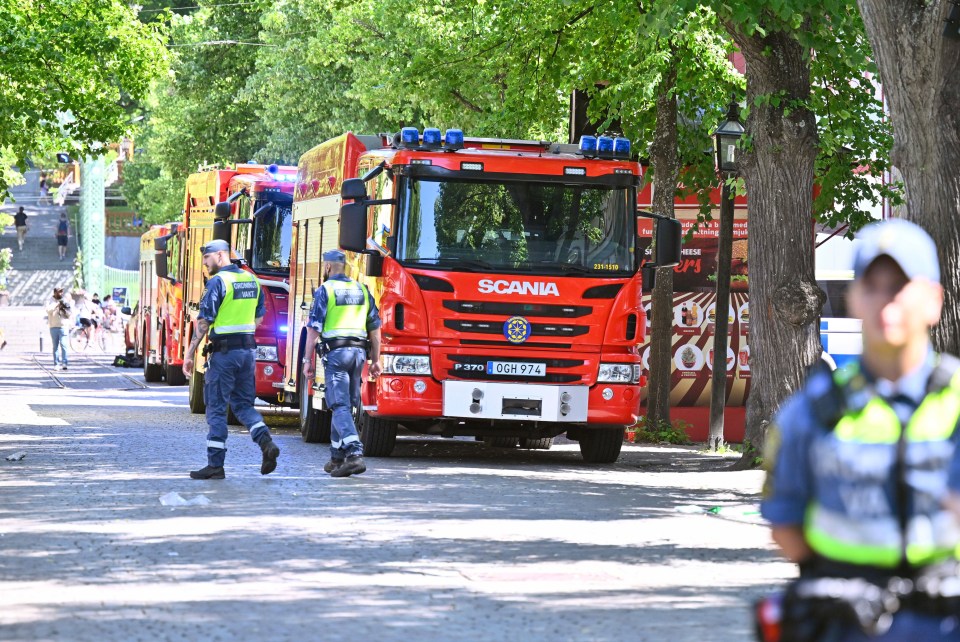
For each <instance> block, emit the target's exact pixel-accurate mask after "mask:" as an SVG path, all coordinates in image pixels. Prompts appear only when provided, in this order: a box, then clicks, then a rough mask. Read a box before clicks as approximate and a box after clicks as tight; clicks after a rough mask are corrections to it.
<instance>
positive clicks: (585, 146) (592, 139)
mask: <svg viewBox="0 0 960 642" xmlns="http://www.w3.org/2000/svg"><path fill="white" fill-rule="evenodd" d="M580 153H581V154H583V155H584V156H593V155H594V154H596V153H597V137H596V136H581V137H580Z"/></svg>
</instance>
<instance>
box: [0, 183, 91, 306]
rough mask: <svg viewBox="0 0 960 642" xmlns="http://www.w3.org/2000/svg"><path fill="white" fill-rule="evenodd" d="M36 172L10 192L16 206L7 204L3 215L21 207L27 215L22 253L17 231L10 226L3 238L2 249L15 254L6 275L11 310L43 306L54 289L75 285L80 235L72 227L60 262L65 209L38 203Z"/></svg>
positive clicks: (0, 242) (1, 209) (38, 193)
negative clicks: (60, 227)
mask: <svg viewBox="0 0 960 642" xmlns="http://www.w3.org/2000/svg"><path fill="white" fill-rule="evenodd" d="M35 173H36V172H27V176H26V178H27V183H26V184H25V185H20V186H17V187H15V188H14V189H12V190H11V193H12V195H13V198H15V199H16V202H13V203H11V202H7V203H4V204H3V206H2V207H0V211H3V212H4V213H5V214H10V215H11V216H12V215H13V214H14V213H16V211H17V209H18V207H19V206H20V205H23V206H24V210H25V211H26V213H27V226H28V227H29V231H28V232H27V237H26V240H25V241H24V245H23V251H22V252H21V251H20V250H19V249H18V248H17V231H16V228H15V227H14V226H13V225H11V226H9V227H7V228H6V229H4V230H3V234H2V235H0V248H4V247H9V248H11V249H12V250H13V267H12V269H11V270H10V272H8V273H7V291H8V293H9V295H10V305H11V306H35V305H44V304H45V303H46V302H47V301H48V300H49V298H50V295H51V293H52V292H53V288H54V287H63V288H69V287H70V286H71V285H72V283H73V261H74V259H75V258H76V255H77V235H76V230H74V229H73V227H72V223H71V230H70V232H71V235H72V236H71V238H70V241H69V244H68V245H67V257H66V258H65V259H64V260H63V261H60V260H59V253H58V252H57V239H56V230H57V221H58V220H59V219H60V213H61V212H65V211H66V209H65V208H63V207H60V206H56V205H40V204H38V203H37V201H38V199H39V196H40V192H39V187H38V180H37V177H36V176H35V175H33V176H32V175H31V174H35Z"/></svg>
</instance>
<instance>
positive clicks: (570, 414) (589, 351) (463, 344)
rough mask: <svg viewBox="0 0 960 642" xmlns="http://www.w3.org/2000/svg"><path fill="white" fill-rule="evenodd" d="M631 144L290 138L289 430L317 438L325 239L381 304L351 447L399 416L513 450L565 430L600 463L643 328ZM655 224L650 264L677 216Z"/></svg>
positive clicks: (636, 391)
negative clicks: (313, 310) (312, 314)
mask: <svg viewBox="0 0 960 642" xmlns="http://www.w3.org/2000/svg"><path fill="white" fill-rule="evenodd" d="M629 156H630V144H629V141H627V140H626V139H622V138H618V139H614V138H611V137H600V138H599V140H598V139H597V138H594V137H585V138H584V139H583V140H582V141H581V144H580V146H579V147H578V146H577V145H564V144H558V143H545V142H536V141H512V140H499V139H498V140H490V139H464V138H463V134H462V133H461V132H460V131H459V130H448V131H447V132H446V133H445V135H441V132H440V130H438V129H426V130H424V132H423V135H422V137H421V135H420V133H419V132H418V131H417V129H415V128H405V129H403V130H401V132H400V133H399V134H397V135H395V136H384V135H381V136H355V135H354V134H350V133H348V134H344V135H342V136H339V137H337V138H334V139H332V140H329V141H327V142H325V143H322V144H321V145H319V146H317V147H315V148H314V149H312V150H310V151H309V152H307V153H306V154H304V156H303V157H302V158H301V159H300V164H299V171H298V175H297V187H296V192H295V195H294V205H293V217H294V234H293V238H294V256H293V259H292V261H291V264H292V265H291V275H290V290H291V291H290V320H291V323H290V335H289V336H290V338H289V340H288V356H287V369H286V390H287V392H288V393H291V394H295V395H296V398H297V400H298V402H299V404H300V410H301V412H300V417H301V432H302V434H303V436H304V439H306V440H307V441H321V440H328V439H329V425H330V412H329V411H328V410H327V409H326V406H325V404H324V402H323V394H322V390H323V368H322V364H320V363H318V364H317V378H316V380H314V381H305V380H304V378H303V376H302V372H303V355H304V352H305V351H304V346H305V331H304V325H305V323H306V319H307V315H308V314H309V310H310V307H311V306H312V303H313V297H314V293H315V291H316V289H317V287H319V285H320V280H321V273H322V272H321V269H322V266H321V255H322V253H323V252H324V251H326V250H328V249H331V248H336V247H338V246H339V247H340V248H342V249H343V250H345V251H347V255H348V259H347V261H348V274H350V275H351V276H353V277H355V278H359V279H361V280H363V281H364V282H365V283H366V284H367V285H368V286H369V287H370V290H371V292H372V293H373V295H374V297H375V298H376V300H377V302H378V305H379V307H380V311H381V316H382V319H383V327H382V336H383V346H382V365H383V372H384V374H383V375H382V376H381V377H379V378H378V379H377V380H376V382H369V383H368V384H367V385H365V386H364V387H363V403H362V408H358V409H357V415H358V423H359V427H360V432H361V437H362V440H363V442H364V448H365V451H366V454H368V455H372V456H385V455H389V454H390V452H391V451H392V450H393V448H394V444H395V441H396V437H397V429H398V427H399V426H403V427H405V428H406V429H408V430H411V431H414V432H419V433H424V434H438V435H444V436H448V437H452V436H459V435H472V436H476V437H478V438H483V439H484V440H487V441H488V442H490V443H492V444H494V445H504V446H516V445H518V444H519V445H520V446H521V447H527V448H548V447H549V445H550V443H551V441H552V439H553V437H555V436H557V435H560V434H562V433H566V434H567V436H568V437H569V438H571V439H575V440H577V441H579V443H580V450H581V453H582V454H583V457H584V459H585V460H587V461H590V462H612V461H615V460H616V459H617V457H618V455H619V453H620V448H621V445H622V443H623V429H624V427H625V426H629V425H633V424H634V423H635V422H636V420H637V415H638V411H639V403H640V386H641V385H642V383H643V382H642V381H641V377H640V354H639V350H638V346H639V345H640V344H641V343H642V340H643V336H644V333H645V330H646V319H645V317H644V312H643V308H642V306H641V304H640V297H641V275H640V274H641V271H640V260H641V253H640V252H639V251H638V243H637V230H638V225H637V211H636V202H637V187H638V185H639V182H640V173H641V169H640V165H639V164H638V163H635V162H631V161H630V160H629ZM357 176H363V178H362V179H360V178H356V177H357ZM344 201H350V202H349V203H347V204H344ZM657 227H658V230H657V235H658V243H657V249H658V256H657V260H658V262H659V263H660V264H663V265H673V264H676V262H677V261H678V260H679V253H680V248H679V246H680V233H679V232H680V230H679V225H677V224H676V223H675V222H673V221H669V220H668V221H665V222H662V223H660V224H658V226H657Z"/></svg>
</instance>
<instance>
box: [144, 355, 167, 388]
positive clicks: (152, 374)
mask: <svg viewBox="0 0 960 642" xmlns="http://www.w3.org/2000/svg"><path fill="white" fill-rule="evenodd" d="M143 380H144V381H146V382H147V383H159V382H160V381H163V366H161V365H160V364H159V363H150V362H149V361H147V360H146V359H144V360H143Z"/></svg>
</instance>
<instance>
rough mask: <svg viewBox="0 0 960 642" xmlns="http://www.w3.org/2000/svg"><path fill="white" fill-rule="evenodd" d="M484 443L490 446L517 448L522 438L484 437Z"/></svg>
mask: <svg viewBox="0 0 960 642" xmlns="http://www.w3.org/2000/svg"><path fill="white" fill-rule="evenodd" d="M483 443H484V445H486V446H487V447H488V448H516V447H517V444H518V443H520V439H519V438H517V437H484V438H483Z"/></svg>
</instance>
